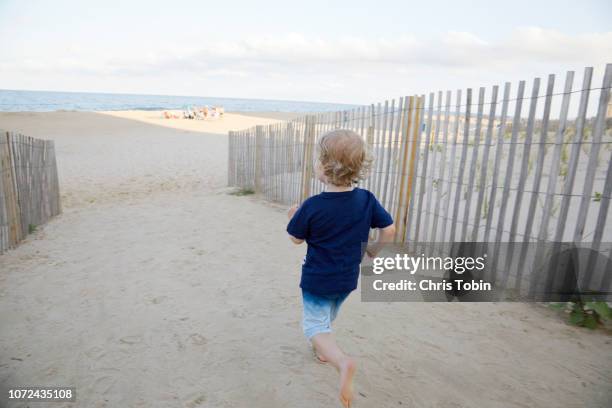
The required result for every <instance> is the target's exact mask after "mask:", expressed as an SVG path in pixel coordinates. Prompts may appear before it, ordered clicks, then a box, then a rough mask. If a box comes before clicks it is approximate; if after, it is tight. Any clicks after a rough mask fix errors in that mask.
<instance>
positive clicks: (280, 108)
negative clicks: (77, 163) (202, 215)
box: [0, 89, 355, 112]
mask: <svg viewBox="0 0 612 408" xmlns="http://www.w3.org/2000/svg"><path fill="white" fill-rule="evenodd" d="M189 106H198V107H201V106H222V107H223V108H224V109H225V110H226V111H230V112H237V111H243V112H333V111H338V110H346V109H352V108H354V107H355V105H346V104H334V103H323V102H303V101H281V100H269V99H240V98H222V97H200V96H173V95H134V94H112V93H91V92H55V91H19V90H3V89H0V111H4V112H22V111H34V112H46V111H59V110H66V111H112V110H164V109H184V108H186V107H189Z"/></svg>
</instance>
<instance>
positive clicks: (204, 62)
mask: <svg viewBox="0 0 612 408" xmlns="http://www.w3.org/2000/svg"><path fill="white" fill-rule="evenodd" d="M151 47H153V48H151ZM105 51H106V52H103V50H98V49H95V47H85V48H81V47H79V46H70V47H68V46H66V47H63V48H59V49H58V50H53V49H47V50H45V51H44V52H45V54H44V55H39V56H36V55H34V56H33V55H29V56H28V58H24V59H16V58H11V57H10V56H8V55H6V54H5V55H4V56H0V78H3V80H2V81H3V83H0V88H1V87H5V88H11V86H10V85H9V86H7V84H6V81H10V80H11V79H12V78H15V79H18V81H15V82H18V83H27V82H28V79H30V78H32V79H36V80H37V81H38V82H36V84H40V83H42V81H43V80H44V81H47V82H50V84H49V85H47V86H45V85H44V84H43V85H32V86H37V87H39V88H43V89H49V88H54V87H55V86H56V84H61V86H67V85H66V84H70V83H72V81H75V82H74V83H76V81H80V83H79V85H78V86H77V85H74V86H70V88H71V89H75V88H76V89H82V88H83V87H84V86H83V84H87V88H88V89H97V90H101V89H106V87H108V86H109V84H115V85H113V86H114V87H115V89H124V88H126V84H128V85H131V84H134V87H132V88H129V89H130V91H132V92H144V93H148V92H149V89H151V86H149V85H147V84H153V85H152V86H153V87H155V86H158V85H159V84H163V86H164V87H165V86H171V85H173V84H177V86H181V87H182V88H178V87H177V88H176V91H172V89H171V88H163V90H164V91H166V92H176V93H186V92H189V93H190V94H196V93H201V94H209V93H210V92H217V93H218V94H224V95H228V96H230V95H232V96H245V97H247V96H248V97H266V98H287V99H307V100H337V101H339V100H342V101H347V102H350V101H351V99H353V98H355V99H357V98H358V99H359V100H361V101H368V100H376V99H378V98H380V97H384V96H389V95H390V94H395V93H398V92H416V91H418V92H420V91H422V90H429V88H431V89H433V88H437V89H440V88H442V89H446V88H447V87H452V88H454V87H463V86H464V85H466V84H467V83H469V85H470V86H475V85H481V83H480V82H481V81H483V82H484V81H495V82H497V83H499V82H498V81H501V80H509V79H511V78H506V77H516V75H525V76H526V77H527V78H528V77H529V76H532V75H541V74H545V73H548V72H553V71H559V70H565V69H566V68H575V67H580V66H601V65H603V64H604V63H607V62H610V59H611V58H612V32H602V33H583V34H572V35H570V34H565V33H562V32H559V31H556V30H550V29H544V28H540V27H524V28H518V29H515V30H514V31H512V32H511V33H510V34H509V35H508V36H507V37H505V38H500V39H496V40H490V39H484V38H481V37H479V36H478V35H476V34H474V33H470V32H459V31H449V32H445V33H442V34H440V35H438V36H433V37H429V38H424V37H422V36H417V35H413V34H406V35H402V36H396V37H357V36H345V37H337V38H323V37H308V36H306V35H304V34H301V33H288V34H286V35H283V36H257V35H253V36H251V37H249V38H243V39H239V40H233V41H229V40H226V39H214V38H213V37H211V36H207V37H206V41H205V42H203V43H202V44H199V43H198V44H188V45H185V44H172V45H171V46H168V45H162V44H152V45H148V48H146V49H145V47H142V48H138V49H122V48H120V45H118V47H117V48H116V49H113V50H110V54H109V50H105ZM9 58H10V59H9ZM56 79H57V80H56ZM96 84H99V85H96ZM120 84H121V85H120ZM57 86H59V85H57ZM136 87H137V88H136ZM55 89H57V88H55ZM156 89H160V88H156ZM109 91H110V90H109ZM160 92H161V91H160Z"/></svg>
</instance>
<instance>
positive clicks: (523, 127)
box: [228, 64, 612, 283]
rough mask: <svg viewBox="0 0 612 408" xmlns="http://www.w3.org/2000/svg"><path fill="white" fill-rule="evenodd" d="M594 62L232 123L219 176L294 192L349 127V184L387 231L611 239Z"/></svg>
mask: <svg viewBox="0 0 612 408" xmlns="http://www.w3.org/2000/svg"><path fill="white" fill-rule="evenodd" d="M593 71H594V70H593V68H590V67H589V68H586V69H585V70H584V75H583V77H582V81H581V83H578V84H577V83H576V81H575V80H574V72H572V71H570V72H568V73H567V74H566V76H565V79H564V81H563V83H559V82H560V81H558V80H557V78H556V77H555V75H549V76H548V78H547V80H546V81H545V83H542V82H543V81H541V80H540V78H536V79H534V80H533V82H532V83H531V84H530V86H528V85H527V84H526V82H525V81H520V82H519V84H518V86H517V87H516V88H515V89H513V87H512V86H511V84H510V83H506V84H505V85H504V87H503V89H502V90H501V92H500V89H499V87H497V86H494V87H492V89H491V90H490V91H488V92H487V90H486V89H485V88H479V89H478V91H477V92H475V93H474V92H473V90H472V89H467V90H466V91H465V92H464V91H462V90H457V91H456V92H454V93H453V92H451V91H447V92H437V93H430V94H429V95H428V96H427V97H426V96H425V95H413V96H405V97H401V98H399V99H397V100H395V99H394V100H391V101H385V102H384V103H378V104H376V105H370V106H361V107H357V108H355V109H353V110H347V111H340V112H334V113H320V114H315V115H306V116H303V117H301V118H298V119H295V120H292V121H288V122H283V123H277V124H271V125H269V126H256V127H253V128H249V129H245V130H239V131H232V132H230V133H229V160H228V182H229V185H230V186H236V187H239V188H242V189H250V190H253V191H254V192H256V193H258V194H260V195H262V196H263V197H265V198H267V199H269V200H272V201H275V202H279V203H283V204H287V205H289V204H294V203H300V202H301V201H302V200H304V199H305V198H307V197H309V196H310V195H312V194H317V193H318V192H320V191H322V188H323V185H322V184H321V183H320V182H319V181H318V180H316V179H315V177H314V175H313V166H314V161H315V159H316V154H317V153H316V145H317V140H318V138H319V137H320V136H321V135H322V134H324V133H325V132H328V131H330V130H333V129H336V128H344V129H351V130H354V131H355V132H357V133H358V134H360V135H361V136H362V137H363V138H364V139H365V140H366V142H367V144H368V145H369V146H370V148H371V150H372V152H373V154H374V156H375V158H376V160H375V163H374V166H373V168H372V171H371V172H370V174H369V176H368V178H367V179H365V180H363V181H362V182H361V183H360V186H361V187H364V188H367V189H369V190H370V191H372V192H373V193H374V194H375V195H376V196H377V197H378V199H379V200H380V201H381V203H382V204H383V205H384V206H385V207H386V208H387V209H388V210H389V212H390V213H391V214H392V215H393V216H394V219H395V223H396V230H397V232H396V234H397V235H396V241H397V242H402V243H403V242H409V241H418V242H470V241H471V242H491V243H493V244H495V245H496V246H498V245H499V244H500V243H502V242H561V241H566V242H567V241H569V242H592V243H593V245H594V246H596V245H599V243H600V242H612V222H611V221H612V220H610V219H609V218H608V207H609V204H610V197H611V195H612V117H611V113H612V105H611V104H610V84H611V81H612V64H608V65H607V66H606V67H605V72H604V77H603V83H602V84H601V86H597V85H596V84H592V78H593ZM527 88H528V89H527ZM609 255H610V257H612V253H610V254H609ZM519 262H522V261H519ZM519 266H520V265H519ZM521 267H522V266H521ZM608 283H609V282H608Z"/></svg>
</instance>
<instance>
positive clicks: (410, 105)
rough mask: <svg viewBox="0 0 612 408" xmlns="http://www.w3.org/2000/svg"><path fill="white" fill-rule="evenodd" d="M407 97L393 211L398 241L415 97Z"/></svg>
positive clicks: (402, 222)
mask: <svg viewBox="0 0 612 408" xmlns="http://www.w3.org/2000/svg"><path fill="white" fill-rule="evenodd" d="M407 98H408V102H407V103H406V106H407V110H406V115H405V118H406V120H405V123H406V125H405V126H404V131H403V132H402V147H401V150H402V152H401V155H400V157H401V158H400V165H401V171H400V172H399V194H398V205H397V210H396V213H395V220H396V223H397V226H396V229H395V234H396V237H395V240H396V241H398V238H400V237H403V230H404V228H405V219H404V201H405V195H404V189H405V187H404V186H405V185H406V178H407V174H406V167H407V164H408V152H409V147H410V143H411V142H410V137H409V135H410V132H411V128H412V122H413V120H414V119H413V116H414V110H415V109H414V107H415V98H414V96H410V97H407ZM404 100H406V98H404ZM401 242H403V240H401Z"/></svg>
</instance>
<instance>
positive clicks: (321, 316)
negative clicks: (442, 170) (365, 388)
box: [287, 129, 395, 407]
mask: <svg viewBox="0 0 612 408" xmlns="http://www.w3.org/2000/svg"><path fill="white" fill-rule="evenodd" d="M318 155H319V158H318V161H317V165H316V175H317V178H318V179H319V180H320V181H321V182H323V183H324V184H325V186H326V188H325V191H324V192H322V193H320V194H317V195H315V196H313V197H310V198H308V199H307V200H305V201H304V202H303V203H302V205H301V206H300V207H299V208H298V206H294V207H292V208H291V209H290V210H289V214H288V215H289V220H290V221H289V224H288V225H287V232H288V233H289V235H290V238H291V240H292V241H293V242H294V243H296V244H301V243H302V242H304V241H306V243H307V244H308V249H307V252H306V258H305V259H304V264H303V265H302V277H301V281H300V287H301V288H302V299H303V304H304V311H303V320H302V327H303V330H304V334H305V335H306V337H307V338H308V339H309V340H310V342H311V344H312V346H313V351H314V354H315V358H316V359H317V361H318V362H321V363H327V362H329V363H331V364H332V365H333V366H334V367H335V368H336V369H337V370H338V372H339V373H340V401H341V402H342V404H343V405H344V406H345V407H349V406H350V405H351V401H352V399H353V376H354V374H355V370H356V363H355V361H354V360H353V359H352V358H351V357H349V356H347V355H346V354H344V353H343V352H342V350H341V349H340V348H339V347H338V345H337V344H336V341H335V339H334V336H333V335H332V328H331V324H332V322H333V321H334V319H335V318H336V316H337V315H338V311H339V309H340V305H341V304H342V302H344V300H345V299H346V298H347V297H348V295H349V294H350V293H351V292H352V291H353V290H355V289H356V288H357V281H358V279H359V264H360V263H361V259H362V257H363V255H364V254H363V253H362V243H366V242H367V241H368V235H369V233H370V229H371V228H380V234H379V238H378V241H377V242H375V243H372V244H369V245H368V246H367V247H366V252H367V254H368V255H369V256H372V257H374V256H376V254H377V253H378V251H379V250H380V247H381V244H382V243H384V242H390V241H392V240H393V237H394V235H395V227H394V225H393V219H392V218H391V216H390V215H389V213H388V212H387V211H386V210H385V209H384V208H383V207H382V206H381V204H380V203H379V202H378V200H377V199H376V197H375V196H374V194H372V193H371V192H369V191H368V190H364V189H361V188H357V187H354V185H355V183H356V182H357V181H359V180H360V179H363V178H364V177H365V175H366V174H367V171H368V169H369V167H370V164H371V159H370V158H369V154H368V152H367V149H366V145H365V143H364V141H363V139H362V138H361V137H360V136H359V135H358V134H357V133H355V132H353V131H350V130H343V129H339V130H334V131H331V132H329V133H327V134H325V135H324V136H323V137H322V138H321V140H320V142H319V145H318Z"/></svg>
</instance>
